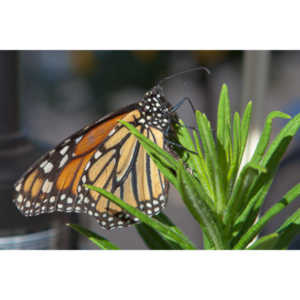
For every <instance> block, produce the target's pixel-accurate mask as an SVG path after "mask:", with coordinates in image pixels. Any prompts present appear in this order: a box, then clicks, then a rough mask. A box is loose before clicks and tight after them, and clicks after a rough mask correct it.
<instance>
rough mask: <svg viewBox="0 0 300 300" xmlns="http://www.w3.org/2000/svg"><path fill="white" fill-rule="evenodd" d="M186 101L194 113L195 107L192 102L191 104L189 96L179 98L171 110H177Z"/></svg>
mask: <svg viewBox="0 0 300 300" xmlns="http://www.w3.org/2000/svg"><path fill="white" fill-rule="evenodd" d="M186 101H187V102H188V103H189V104H190V106H191V108H192V110H193V112H194V114H195V113H196V109H195V107H194V104H193V102H192V100H191V98H189V97H184V98H183V99H182V100H180V101H179V102H178V103H177V104H176V105H175V106H173V107H172V109H171V112H175V111H176V110H178V109H179V108H180V107H181V106H182V105H183V104H184V103H185V102H186Z"/></svg>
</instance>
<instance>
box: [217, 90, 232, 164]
mask: <svg viewBox="0 0 300 300" xmlns="http://www.w3.org/2000/svg"><path fill="white" fill-rule="evenodd" d="M217 140H218V141H219V143H220V145H222V146H223V147H222V148H223V149H224V153H226V154H228V156H231V151H232V147H231V111H230V102H229V97H228V89H227V86H226V84H223V85H222V89H221V93H220V100H219V105H218V122H217ZM228 159H229V157H228Z"/></svg>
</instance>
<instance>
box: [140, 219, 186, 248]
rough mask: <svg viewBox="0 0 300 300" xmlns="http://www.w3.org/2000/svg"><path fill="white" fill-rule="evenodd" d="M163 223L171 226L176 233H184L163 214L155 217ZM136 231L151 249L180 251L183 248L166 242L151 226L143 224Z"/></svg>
mask: <svg viewBox="0 0 300 300" xmlns="http://www.w3.org/2000/svg"><path fill="white" fill-rule="evenodd" d="M154 218H155V219H157V220H158V221H160V222H161V223H164V224H165V225H167V226H171V227H172V228H173V229H174V230H175V231H176V230H178V233H179V234H182V232H180V231H179V229H178V228H177V227H176V226H175V225H174V224H173V223H172V222H171V220H170V219H169V218H168V217H167V216H166V215H164V214H163V213H160V214H159V215H157V216H155V217H154ZM136 229H137V231H138V232H139V234H140V236H141V237H142V239H143V240H144V242H145V244H146V245H147V246H148V247H149V249H156V250H163V249H165V250H168V249H170V250H172V249H175V250H180V249H182V247H180V245H178V244H177V243H175V242H172V241H168V240H166V239H165V238H164V237H163V236H162V235H161V234H159V232H157V231H156V230H154V229H152V228H151V227H150V226H148V225H146V224H144V223H141V224H138V225H136Z"/></svg>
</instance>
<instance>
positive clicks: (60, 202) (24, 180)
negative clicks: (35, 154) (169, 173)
mask: <svg viewBox="0 0 300 300" xmlns="http://www.w3.org/2000/svg"><path fill="white" fill-rule="evenodd" d="M176 109H177V108H176ZM176 109H174V107H173V108H172V107H171V105H170V103H169V102H168V101H167V100H166V98H165V96H164V93H163V90H162V87H161V86H160V85H159V84H158V85H157V86H155V87H154V88H152V89H151V90H150V91H148V92H147V93H146V94H145V95H144V97H143V98H142V99H141V101H139V102H137V103H135V104H132V105H129V106H127V107H125V108H123V109H121V110H119V111H116V112H114V113H112V114H109V115H107V116H105V117H103V118H101V119H99V120H97V121H96V122H95V123H93V124H91V125H90V126H86V127H85V128H83V129H81V130H79V131H78V132H76V133H75V134H73V135H72V136H70V137H69V138H67V139H65V140H64V141H63V142H61V143H60V144H59V145H58V146H57V147H56V148H55V149H53V150H51V151H49V152H48V153H47V154H45V155H44V156H43V157H42V158H40V159H39V160H38V161H37V162H36V163H34V164H33V166H32V167H31V168H29V170H28V171H27V172H25V174H24V175H23V176H22V177H21V179H20V180H19V181H17V182H16V184H15V191H16V193H15V196H14V200H13V201H14V203H15V204H16V206H17V208H18V209H19V211H20V212H21V213H22V214H23V215H25V216H36V215H39V214H44V213H52V212H56V211H58V212H67V213H70V212H76V213H84V214H88V215H90V216H94V217H95V218H96V219H97V221H98V223H99V224H100V226H101V227H103V228H105V229H108V230H110V229H114V228H121V227H127V226H129V225H131V224H134V223H137V222H138V219H137V218H135V217H133V216H132V215H130V214H128V213H126V212H125V211H124V210H122V209H121V208H120V207H119V206H117V205H116V204H114V203H113V202H111V201H109V200H108V199H107V198H105V197H104V196H102V195H100V194H99V193H97V192H95V191H91V190H88V189H87V188H86V187H85V186H84V184H91V185H94V186H96V187H101V188H104V189H106V190H107V191H110V192H112V193H113V194H115V195H116V196H117V197H119V198H120V199H122V200H123V201H125V202H127V203H128V204H130V205H132V206H134V207H137V208H139V209H140V210H141V211H143V212H145V213H146V214H147V215H149V216H153V215H156V214H158V213H159V212H160V211H161V210H162V209H163V208H164V207H165V205H166V201H167V193H168V182H167V181H166V179H165V177H164V176H163V175H162V174H161V172H160V171H159V170H158V168H157V167H156V165H155V164H154V162H153V161H152V160H151V159H150V157H149V155H148V154H147V153H146V151H145V150H144V149H143V148H142V147H141V145H140V144H139V142H138V141H137V139H136V138H135V137H134V136H133V135H132V134H131V133H130V132H129V131H128V129H127V128H126V127H125V126H123V125H122V124H120V123H119V122H118V121H119V120H124V121H126V122H129V123H131V124H133V125H134V126H135V127H136V128H137V129H138V130H139V131H140V132H141V133H142V134H144V135H145V136H146V137H147V138H149V139H150V140H152V141H153V142H155V143H156V144H157V145H159V146H160V147H161V148H163V149H167V150H170V149H169V147H168V142H167V141H168V139H167V138H168V137H169V136H170V135H171V134H172V132H174V130H173V129H174V128H173V124H174V123H173V122H177V121H178V116H177V114H176V113H175V110H176Z"/></svg>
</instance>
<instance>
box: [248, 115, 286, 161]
mask: <svg viewBox="0 0 300 300" xmlns="http://www.w3.org/2000/svg"><path fill="white" fill-rule="evenodd" d="M274 118H282V119H290V118H291V117H290V116H289V115H287V114H285V113H282V112H280V111H273V112H271V113H270V114H269V115H268V116H267V120H266V122H265V126H264V129H263V131H262V134H261V136H260V139H259V141H258V144H257V146H256V149H255V152H254V154H253V157H252V158H251V161H253V162H256V163H258V162H259V161H260V160H261V159H262V157H263V155H264V153H265V150H266V148H267V146H268V144H269V141H270V136H271V131H272V122H273V119H274Z"/></svg>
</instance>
